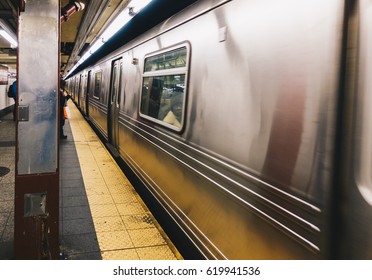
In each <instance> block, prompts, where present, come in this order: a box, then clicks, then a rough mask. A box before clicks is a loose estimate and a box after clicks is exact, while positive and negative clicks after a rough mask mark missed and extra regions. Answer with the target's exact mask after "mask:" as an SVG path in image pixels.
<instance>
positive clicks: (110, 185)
mask: <svg viewBox="0 0 372 280" xmlns="http://www.w3.org/2000/svg"><path fill="white" fill-rule="evenodd" d="M68 105H69V109H70V112H71V117H70V119H69V120H68V121H66V124H65V127H64V131H65V134H66V135H67V139H65V140H61V142H60V211H59V216H60V217H59V220H60V224H59V232H60V233H59V243H60V258H61V259H67V260H100V259H104V260H177V259H182V256H181V255H180V253H179V252H178V251H177V249H176V248H175V246H174V245H173V244H172V242H171V241H170V239H169V238H168V237H167V235H166V234H165V232H164V231H163V230H162V228H161V227H160V226H159V224H158V223H157V221H156V220H155V218H154V217H153V215H152V214H151V212H150V211H149V210H148V208H147V207H146V205H145V204H144V203H143V201H142V200H141V198H140V197H139V195H138V194H137V193H136V191H135V190H134V188H133V186H132V185H131V184H130V182H129V181H128V179H127V178H126V177H125V175H124V174H123V172H122V170H121V169H120V168H119V166H118V165H117V164H116V162H115V160H114V159H113V158H112V157H111V155H110V153H109V152H108V151H107V150H106V148H105V146H104V145H103V143H102V142H101V141H100V140H99V138H98V137H97V135H96V134H95V132H94V131H93V130H92V128H91V127H90V126H89V124H88V123H87V122H86V120H85V119H84V118H83V117H82V115H81V114H80V112H79V110H78V109H77V108H76V107H75V105H74V103H73V102H72V101H69V103H68ZM14 177H15V122H13V120H12V114H8V115H6V116H5V117H2V118H1V122H0V193H1V195H0V259H2V260H7V259H8V260H9V259H14V252H13V245H14V240H13V239H14V237H13V235H14Z"/></svg>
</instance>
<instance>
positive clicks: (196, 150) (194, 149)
mask: <svg viewBox="0 0 372 280" xmlns="http://www.w3.org/2000/svg"><path fill="white" fill-rule="evenodd" d="M125 117H127V118H129V119H130V120H131V121H133V122H136V123H140V124H141V125H143V126H146V127H147V128H149V129H151V130H154V131H156V132H157V133H159V134H161V135H162V136H164V137H166V138H168V139H170V140H172V141H174V142H177V143H178V144H180V145H182V146H184V147H185V148H188V149H190V150H193V151H194V152H196V153H199V154H201V155H203V156H205V157H207V158H209V159H210V160H213V161H215V162H217V163H219V164H222V165H224V166H225V167H227V168H229V169H231V170H233V171H234V172H236V173H239V174H241V175H242V176H245V177H248V178H250V179H252V180H254V181H256V182H259V183H261V184H263V185H265V186H267V187H269V188H271V189H273V190H275V191H277V192H279V193H281V194H283V195H285V196H287V197H289V198H291V199H293V200H295V201H297V202H299V203H301V204H302V205H304V206H306V207H309V208H310V209H312V210H313V211H316V212H318V213H321V212H322V211H321V209H320V208H319V207H316V206H315V205H313V204H311V203H308V202H307V201H304V200H303V199H300V198H298V197H296V196H294V195H291V194H289V193H287V192H285V191H284V190H281V189H279V188H277V187H275V186H273V185H271V184H269V183H267V182H265V181H264V180H261V179H259V178H257V177H255V176H253V175H251V174H249V173H247V172H245V171H243V170H241V169H239V168H237V167H235V166H233V165H231V164H229V163H226V162H224V161H222V160H220V159H218V158H216V157H213V156H211V155H209V154H207V153H205V152H203V151H201V150H198V149H196V148H194V147H193V146H191V145H188V144H185V143H184V142H181V141H179V140H177V139H175V138H174V137H172V136H170V135H168V134H166V133H164V132H162V131H159V130H155V129H153V128H152V127H151V126H148V125H147V124H144V123H142V122H139V121H138V120H136V119H134V118H131V117H129V116H127V115H125ZM123 120H124V121H126V120H125V119H123ZM129 123H130V122H129ZM122 124H123V125H124V123H122ZM151 136H152V137H155V136H153V134H151ZM160 141H162V140H160ZM165 143H166V142H165ZM166 144H167V145H169V144H168V143H166ZM171 147H172V146H171ZM172 148H173V149H175V148H174V147H172ZM180 152H181V153H183V152H182V151H180ZM187 156H188V155H187ZM191 159H193V160H194V158H191ZM207 167H208V166H207ZM208 168H209V169H211V168H210V167H208ZM211 170H212V171H214V170H213V169H211ZM215 172H218V171H215ZM238 184H239V183H238Z"/></svg>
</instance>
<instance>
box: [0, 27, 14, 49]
mask: <svg viewBox="0 0 372 280" xmlns="http://www.w3.org/2000/svg"><path fill="white" fill-rule="evenodd" d="M0 36H1V37H3V38H4V39H5V40H7V41H8V42H9V43H10V46H11V47H12V48H16V47H17V46H18V43H17V41H16V40H14V39H13V37H12V36H10V35H9V34H8V33H7V32H6V31H5V30H0Z"/></svg>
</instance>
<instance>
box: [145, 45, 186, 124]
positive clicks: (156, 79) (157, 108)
mask: <svg viewBox="0 0 372 280" xmlns="http://www.w3.org/2000/svg"><path fill="white" fill-rule="evenodd" d="M187 60H188V48H187V47H186V46H184V47H182V48H178V49H174V50H171V51H167V52H163V53H160V54H156V55H154V56H150V57H148V58H146V59H145V66H144V69H145V72H144V74H143V82H142V94H141V104H140V115H141V116H142V117H145V118H148V119H151V120H152V121H155V122H157V123H159V124H162V125H164V126H167V127H169V128H172V129H174V130H176V131H180V130H181V128H182V125H183V122H184V110H185V94H186V88H185V85H186V84H187V83H186V77H187Z"/></svg>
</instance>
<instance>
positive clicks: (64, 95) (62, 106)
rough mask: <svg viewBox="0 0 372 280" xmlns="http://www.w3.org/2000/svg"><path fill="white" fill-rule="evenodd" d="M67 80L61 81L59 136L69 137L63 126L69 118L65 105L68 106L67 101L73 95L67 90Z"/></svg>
mask: <svg viewBox="0 0 372 280" xmlns="http://www.w3.org/2000/svg"><path fill="white" fill-rule="evenodd" d="M65 86H66V82H65V81H64V80H61V81H60V89H59V106H60V108H59V112H60V122H59V138H60V139H67V135H65V134H64V132H63V126H64V125H65V120H66V119H67V116H66V113H65V112H66V111H65V107H66V106H67V101H68V100H69V99H70V98H71V96H70V95H69V94H68V93H67V91H66V90H65Z"/></svg>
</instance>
